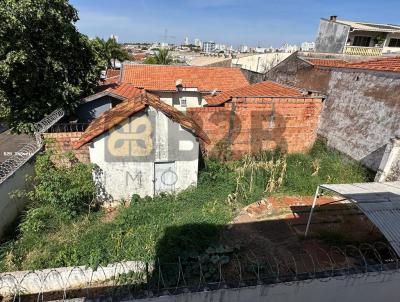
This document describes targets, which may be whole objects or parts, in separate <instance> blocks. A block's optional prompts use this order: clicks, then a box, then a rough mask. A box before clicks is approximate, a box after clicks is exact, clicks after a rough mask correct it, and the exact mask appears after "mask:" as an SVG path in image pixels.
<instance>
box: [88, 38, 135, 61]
mask: <svg viewBox="0 0 400 302" xmlns="http://www.w3.org/2000/svg"><path fill="white" fill-rule="evenodd" d="M93 44H94V47H95V48H96V50H97V52H98V53H99V56H100V57H101V58H102V59H103V60H104V61H106V62H107V63H106V64H107V67H108V68H111V67H113V66H114V67H115V61H116V60H118V61H120V62H122V61H125V60H128V59H129V58H130V56H129V53H128V52H127V51H126V49H124V48H123V47H122V46H121V44H118V43H117V41H115V39H114V38H110V39H108V40H107V41H105V40H103V39H101V38H98V37H97V38H96V39H94V40H93Z"/></svg>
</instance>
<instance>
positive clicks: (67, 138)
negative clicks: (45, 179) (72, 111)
mask: <svg viewBox="0 0 400 302" xmlns="http://www.w3.org/2000/svg"><path fill="white" fill-rule="evenodd" d="M82 133H83V132H58V133H44V134H43V138H44V140H45V150H50V151H52V152H53V158H52V159H53V161H55V162H56V163H58V164H63V161H62V155H63V154H66V153H68V152H72V153H73V154H75V156H76V158H77V159H78V160H79V161H80V162H83V163H89V162H90V157H89V147H88V146H87V145H85V146H83V147H81V148H80V149H78V150H74V147H73V145H74V143H75V142H76V141H78V140H79V138H80V137H81V135H82Z"/></svg>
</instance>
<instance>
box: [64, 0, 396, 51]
mask: <svg viewBox="0 0 400 302" xmlns="http://www.w3.org/2000/svg"><path fill="white" fill-rule="evenodd" d="M70 3H71V4H72V5H73V6H74V7H75V8H76V9H77V10H78V12H79V18H80V20H79V21H78V22H77V26H78V29H79V30H80V31H81V32H82V33H84V34H86V35H88V36H89V37H95V36H99V37H102V38H108V37H109V36H110V35H111V34H115V35H117V36H118V37H119V41H120V42H155V41H159V42H164V40H165V38H164V36H165V30H166V29H167V31H168V40H167V41H168V42H169V43H176V44H180V43H183V42H184V39H185V37H189V40H190V41H191V42H192V43H193V40H194V39H195V38H199V39H200V40H201V41H215V42H217V43H224V44H228V45H234V46H239V45H249V46H261V47H268V46H273V47H280V46H281V45H282V44H284V43H289V44H299V43H301V42H304V41H309V42H311V41H314V39H315V35H316V32H317V30H318V24H319V19H320V18H321V17H325V18H328V17H329V16H331V15H337V16H338V19H344V20H356V21H364V22H378V23H391V24H400V17H399V11H400V1H399V0H381V1H376V0H362V1H361V0H356V1H352V0H347V1H346V0H186V1H185V0H112V1H111V0H70Z"/></svg>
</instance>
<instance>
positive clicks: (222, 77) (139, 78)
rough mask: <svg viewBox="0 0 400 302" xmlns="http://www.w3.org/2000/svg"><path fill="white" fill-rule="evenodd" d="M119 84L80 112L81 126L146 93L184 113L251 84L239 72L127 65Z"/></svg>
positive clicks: (103, 88) (92, 98) (89, 100)
mask: <svg viewBox="0 0 400 302" xmlns="http://www.w3.org/2000/svg"><path fill="white" fill-rule="evenodd" d="M118 77H119V79H118V81H117V82H114V83H111V84H108V85H103V86H101V87H100V92H98V93H96V94H94V95H91V96H88V97H86V98H85V99H84V100H83V103H82V104H81V105H80V106H79V107H78V108H77V110H76V116H77V118H78V121H79V122H80V123H87V122H90V121H91V120H93V119H94V118H96V117H98V116H99V115H100V114H102V113H103V112H104V111H106V110H108V109H110V108H112V107H113V106H115V105H117V104H119V103H120V102H121V101H123V100H126V99H129V98H132V97H134V96H136V95H138V94H140V91H141V90H143V89H146V90H147V91H149V92H151V93H153V94H156V95H158V96H159V97H160V98H161V100H162V101H163V102H165V103H167V104H169V105H171V106H174V107H176V108H177V109H179V110H181V111H185V110H186V108H188V107H200V106H203V105H204V104H205V102H204V100H203V97H204V96H206V95H208V94H211V93H216V92H221V91H225V90H230V89H234V88H237V87H242V86H246V85H248V84H249V82H248V81H247V79H246V77H245V75H244V73H242V72H241V70H240V69H239V68H231V67H197V66H172V65H145V64H131V63H124V65H123V68H122V70H121V74H120V76H118Z"/></svg>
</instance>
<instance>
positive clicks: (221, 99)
mask: <svg viewBox="0 0 400 302" xmlns="http://www.w3.org/2000/svg"><path fill="white" fill-rule="evenodd" d="M302 95H303V93H302V91H301V90H299V89H297V88H292V87H288V86H286V85H282V84H279V83H276V82H271V81H265V82H260V83H257V84H252V85H247V86H245V87H241V88H238V89H234V90H230V91H226V92H222V93H220V94H217V95H215V96H211V95H209V96H206V97H205V100H206V102H207V104H208V105H211V106H217V105H221V104H223V103H225V102H227V101H229V100H230V99H231V98H232V97H256V96H257V97H259V96H262V97H296V96H302Z"/></svg>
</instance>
